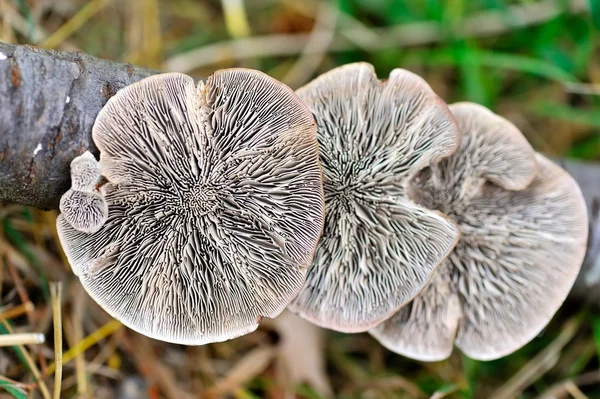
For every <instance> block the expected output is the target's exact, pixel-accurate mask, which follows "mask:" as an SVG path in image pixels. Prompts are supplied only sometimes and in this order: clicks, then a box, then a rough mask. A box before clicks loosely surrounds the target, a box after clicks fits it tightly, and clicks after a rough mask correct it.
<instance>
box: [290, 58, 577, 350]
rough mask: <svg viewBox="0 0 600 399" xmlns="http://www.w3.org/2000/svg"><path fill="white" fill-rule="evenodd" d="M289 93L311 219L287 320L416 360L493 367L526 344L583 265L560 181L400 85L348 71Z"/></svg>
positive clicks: (415, 83) (468, 107)
mask: <svg viewBox="0 0 600 399" xmlns="http://www.w3.org/2000/svg"><path fill="white" fill-rule="evenodd" d="M297 93H298V95H299V96H300V98H301V99H302V100H303V101H304V102H305V103H306V104H307V106H308V107H309V109H310V110H311V111H312V113H313V115H314V116H315V119H316V121H317V136H318V140H319V145H320V154H321V162H322V165H323V174H324V189H325V200H326V219H325V229H324V231H323V237H322V239H321V241H320V243H319V245H318V247H317V252H316V255H315V261H314V263H313V265H312V267H311V269H310V270H309V273H308V276H307V279H306V284H305V286H304V288H303V289H302V291H301V292H300V294H299V295H298V297H297V298H296V299H295V300H294V301H293V302H292V303H291V304H290V306H289V308H290V310H292V311H293V312H296V313H298V314H299V315H300V316H301V317H303V318H305V319H307V320H309V321H311V322H313V323H315V324H317V325H320V326H323V327H327V328H330V329H334V330H338V331H343V332H359V331H365V330H368V329H369V331H370V333H371V334H372V335H373V336H374V337H375V338H376V339H378V340H379V341H380V342H381V343H382V344H383V345H384V346H386V347H387V348H389V349H391V350H392V351H395V352H397V353H400V354H403V355H406V356H409V357H413V358H415V359H419V360H441V359H445V358H446V357H448V356H449V355H450V353H451V351H452V348H453V345H454V342H455V340H456V344H457V346H458V347H459V348H460V349H461V350H462V351H463V352H464V353H465V354H467V355H468V356H470V357H472V358H475V359H485V360H488V359H495V358H497V357H501V356H504V355H506V354H509V353H511V352H513V351H514V350H516V349H518V348H520V347H521V346H523V345H524V344H525V343H527V342H528V341H530V340H531V339H532V338H533V337H535V336H536V335H537V334H538V333H539V331H540V330H541V329H542V328H543V327H544V326H545V325H546V324H547V323H548V322H549V320H550V319H551V317H552V316H553V315H554V313H555V312H556V311H557V310H558V308H559V307H560V305H561V304H562V302H563V301H564V299H565V298H566V296H567V294H568V292H569V290H570V288H571V286H572V285H573V283H574V281H575V278H576V276H577V274H578V272H579V268H580V267H581V263H582V261H583V256H584V253H585V247H586V241H587V215H586V207H585V203H584V200H583V197H582V195H581V192H580V190H579V187H578V186H577V184H576V183H575V182H574V180H573V179H572V178H571V177H570V176H569V175H568V174H567V173H566V172H565V171H563V170H562V169H561V168H559V167H558V166H556V165H554V164H553V163H552V162H550V161H549V160H547V159H546V158H544V157H543V156H542V155H539V154H536V153H535V152H534V150H533V149H532V148H531V146H530V145H529V143H528V142H527V140H526V139H525V137H524V136H523V135H522V134H521V132H519V130H518V129H517V128H516V127H515V126H514V125H512V124H511V123H510V122H508V121H507V120H505V119H503V118H501V117H499V116H497V115H495V114H493V113H492V112H491V111H489V110H487V109H486V108H484V107H482V106H478V105H476V104H471V103H459V104H454V105H452V106H450V108H449V109H448V108H447V107H446V106H445V104H444V103H443V102H442V101H441V100H440V99H439V98H438V97H437V96H436V95H435V94H434V93H433V92H432V91H431V89H430V88H429V86H427V84H426V83H425V82H424V81H423V80H422V79H420V78H419V77H417V76H415V75H413V74H411V73H410V72H407V71H404V70H400V69H396V70H394V71H393V72H392V73H391V74H390V78H389V79H388V80H386V81H385V82H380V81H379V80H377V78H376V76H375V73H374V71H373V67H372V66H370V65H368V64H364V63H358V64H350V65H346V66H343V67H340V68H337V69H335V70H333V71H330V72H328V73H326V74H324V75H322V76H320V77H318V78H317V79H315V80H314V81H312V82H311V83H309V84H308V85H307V86H305V87H303V88H301V89H299V90H298V91H297ZM459 236H460V237H459ZM455 246H456V247H455ZM438 265H439V267H438Z"/></svg>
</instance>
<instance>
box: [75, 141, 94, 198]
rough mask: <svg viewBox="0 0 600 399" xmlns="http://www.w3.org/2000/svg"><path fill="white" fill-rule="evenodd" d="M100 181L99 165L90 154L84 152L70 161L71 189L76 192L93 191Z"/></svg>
mask: <svg viewBox="0 0 600 399" xmlns="http://www.w3.org/2000/svg"><path fill="white" fill-rule="evenodd" d="M98 180H100V164H99V163H98V161H97V160H96V158H94V156H93V155H92V153H91V152H89V151H86V152H85V153H83V154H82V155H80V156H78V157H75V158H74V159H73V160H72V161H71V188H72V189H73V190H77V191H94V190H95V189H96V183H98Z"/></svg>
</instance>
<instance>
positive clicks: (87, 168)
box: [59, 151, 108, 233]
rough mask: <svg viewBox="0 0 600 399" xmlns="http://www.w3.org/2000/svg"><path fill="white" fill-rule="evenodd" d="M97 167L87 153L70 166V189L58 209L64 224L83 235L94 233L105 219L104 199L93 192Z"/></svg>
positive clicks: (75, 159) (106, 207)
mask: <svg viewBox="0 0 600 399" xmlns="http://www.w3.org/2000/svg"><path fill="white" fill-rule="evenodd" d="M99 179H100V164H99V163H98V161H96V158H94V156H93V155H92V153H90V152H89V151H86V152H85V153H84V154H82V155H80V156H78V157H75V158H74V159H73V161H72V162H71V189H69V190H68V191H67V192H66V193H65V194H64V195H63V196H62V197H61V199H60V203H59V209H60V211H61V213H62V215H63V217H64V218H65V220H66V221H67V222H68V223H69V224H70V225H71V226H72V227H73V228H74V229H75V230H78V231H81V232H83V233H95V232H97V231H98V230H99V229H100V228H101V227H102V225H103V224H104V222H106V218H107V217H108V206H107V204H106V201H105V200H104V197H103V196H102V195H101V194H100V193H99V192H98V191H97V190H96V183H97V182H98V180H99Z"/></svg>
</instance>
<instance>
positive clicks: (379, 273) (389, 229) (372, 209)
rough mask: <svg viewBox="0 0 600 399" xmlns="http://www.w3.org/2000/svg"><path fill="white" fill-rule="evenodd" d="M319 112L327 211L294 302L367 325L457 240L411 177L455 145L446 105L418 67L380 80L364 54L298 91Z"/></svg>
mask: <svg viewBox="0 0 600 399" xmlns="http://www.w3.org/2000/svg"><path fill="white" fill-rule="evenodd" d="M297 93H298V95H299V97H300V98H301V99H302V100H303V101H304V102H305V103H306V104H307V105H308V107H309V109H310V110H311V111H312V113H313V115H314V116H315V118H316V121H317V136H318V140H319V149H320V154H321V163H322V165H323V174H324V189H325V202H326V220H325V228H324V231H323V237H322V239H321V241H320V243H319V246H318V248H317V252H316V255H315V260H314V262H313V265H312V266H311V269H310V270H309V273H308V276H307V281H306V284H305V286H304V288H303V290H302V291H301V293H300V295H298V297H297V298H296V299H295V300H294V301H293V302H292V303H291V304H290V306H289V309H290V310H291V311H292V312H295V313H297V314H299V315H300V316H301V317H303V318H305V319H307V320H309V321H311V322H312V323H314V324H317V325H319V326H322V327H326V328H330V329H333V330H337V331H342V332H360V331H366V330H368V329H370V328H372V327H374V326H375V325H377V324H379V323H380V322H381V321H383V320H385V319H386V318H388V317H390V316H391V315H392V314H394V312H396V311H397V310H398V309H399V308H400V307H401V306H402V305H404V304H405V303H406V302H407V301H409V300H411V299H412V298H413V297H414V296H415V295H417V293H418V292H419V291H420V290H421V289H422V288H423V286H424V285H425V284H426V283H427V281H428V280H429V279H430V277H431V275H432V273H433V271H434V270H435V268H436V267H437V266H438V265H439V264H440V262H442V261H443V260H444V259H445V258H446V256H447V255H448V254H449V253H450V251H451V250H452V249H453V248H454V246H455V245H456V243H457V241H458V238H459V231H458V228H457V226H456V224H455V223H454V222H453V221H452V220H450V219H449V218H448V217H446V216H444V215H442V214H441V213H439V212H437V211H432V210H429V209H427V208H426V207H423V206H421V205H419V204H416V203H415V202H413V201H411V200H409V199H408V198H407V183H408V182H409V181H410V180H411V179H412V178H413V176H415V175H416V174H417V173H419V171H421V170H422V169H424V168H426V167H429V166H430V165H432V164H435V163H436V162H438V161H440V160H441V159H443V158H444V157H447V156H449V155H450V154H452V152H453V151H454V150H455V149H456V147H457V146H458V134H459V133H458V129H457V126H456V123H455V122H454V119H453V118H452V116H451V114H450V112H449V110H448V107H447V106H446V104H445V103H444V102H443V101H442V100H441V99H440V98H439V97H438V96H437V95H435V93H434V92H433V91H432V90H431V88H430V87H429V86H428V85H427V83H425V81H424V80H423V79H421V78H420V77H418V76H417V75H415V74H413V73H411V72H408V71H405V70H402V69H395V70H394V71H392V73H391V74H390V77H389V79H388V80H386V81H383V82H382V81H379V80H378V79H377V76H376V75H375V72H374V69H373V67H372V66H371V65H369V64H366V63H357V64H350V65H346V66H342V67H340V68H336V69H334V70H332V71H330V72H328V73H326V74H324V75H321V76H320V77H318V78H317V79H315V80H314V81H313V82H311V83H309V84H308V85H307V86H305V87H303V88H301V89H299V90H298V91H297Z"/></svg>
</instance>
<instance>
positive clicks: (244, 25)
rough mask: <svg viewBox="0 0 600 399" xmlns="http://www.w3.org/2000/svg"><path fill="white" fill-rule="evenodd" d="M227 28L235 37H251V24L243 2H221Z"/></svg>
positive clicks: (224, 0) (233, 0) (239, 0)
mask: <svg viewBox="0 0 600 399" xmlns="http://www.w3.org/2000/svg"><path fill="white" fill-rule="evenodd" d="M221 5H222V6H223V14H224V16H225V26H226V27H227V31H228V32H229V34H230V35H231V36H233V37H246V36H250V24H249V23H248V17H247V15H246V9H245V7H244V1H243V0H221Z"/></svg>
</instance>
